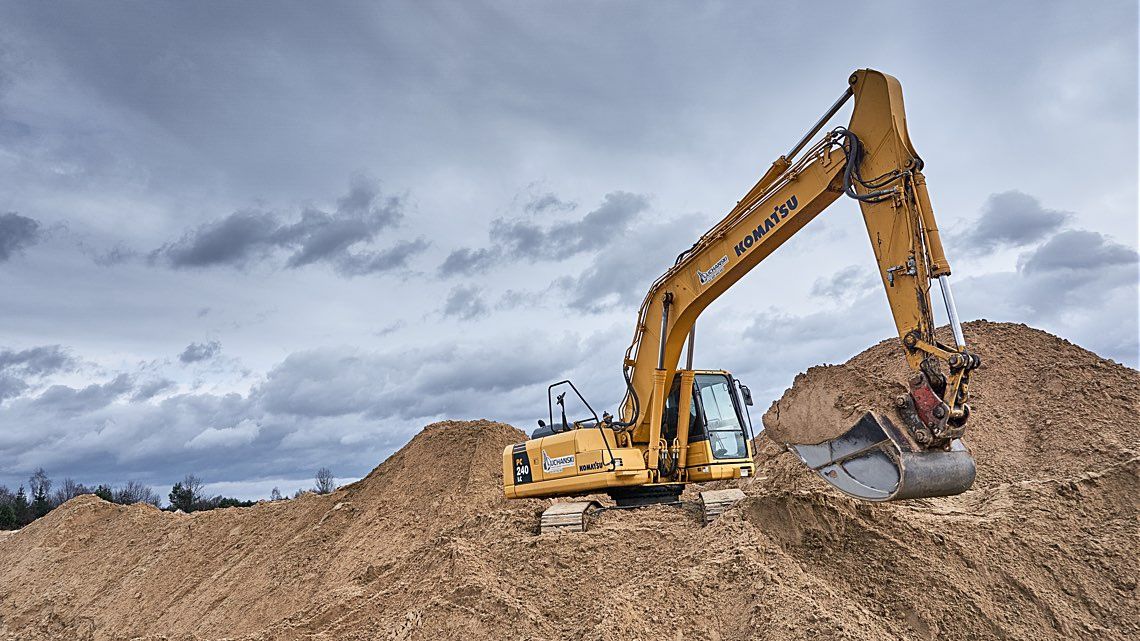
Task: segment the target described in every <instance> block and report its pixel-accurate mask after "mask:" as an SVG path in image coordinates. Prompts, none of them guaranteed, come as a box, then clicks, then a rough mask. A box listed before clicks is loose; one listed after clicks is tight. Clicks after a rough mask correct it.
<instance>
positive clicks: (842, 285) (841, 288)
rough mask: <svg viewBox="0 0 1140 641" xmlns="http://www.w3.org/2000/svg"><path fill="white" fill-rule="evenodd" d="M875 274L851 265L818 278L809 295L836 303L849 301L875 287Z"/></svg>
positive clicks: (864, 268)
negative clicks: (835, 301)
mask: <svg viewBox="0 0 1140 641" xmlns="http://www.w3.org/2000/svg"><path fill="white" fill-rule="evenodd" d="M875 283H876V281H875V273H874V272H873V271H871V270H870V269H868V268H866V267H861V266H859V265H851V266H849V267H844V268H843V269H841V270H839V271H838V272H836V273H834V274H832V275H831V276H828V277H823V278H818V279H816V281H815V283H814V284H813V285H812V287H811V295H812V296H817V297H820V298H830V299H832V300H837V301H850V300H853V299H855V298H858V297H859V296H861V295H863V294H865V293H866V292H867V291H868V290H870V289H872V288H873V287H874V286H875Z"/></svg>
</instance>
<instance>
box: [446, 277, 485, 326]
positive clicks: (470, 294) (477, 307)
mask: <svg viewBox="0 0 1140 641" xmlns="http://www.w3.org/2000/svg"><path fill="white" fill-rule="evenodd" d="M486 313H487V304H486V303H485V302H483V291H482V290H481V289H479V288H478V287H475V286H473V285H471V286H467V285H458V286H456V287H453V288H452V289H451V291H450V292H448V294H447V300H446V301H444V303H443V315H444V316H450V317H453V318H458V319H459V320H473V319H475V318H479V317H480V316H483V315H485V314H486Z"/></svg>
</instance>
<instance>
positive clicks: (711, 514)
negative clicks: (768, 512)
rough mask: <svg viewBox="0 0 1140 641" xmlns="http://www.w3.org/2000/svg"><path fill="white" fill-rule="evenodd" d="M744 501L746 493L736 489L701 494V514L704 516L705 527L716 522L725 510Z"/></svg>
mask: <svg viewBox="0 0 1140 641" xmlns="http://www.w3.org/2000/svg"><path fill="white" fill-rule="evenodd" d="M743 499H744V492H743V491H742V490H739V489H735V488H733V489H730V490H709V491H707V492H701V513H702V514H703V515H704V521H705V525H708V524H709V523H712V522H713V521H715V520H716V519H717V518H718V517H719V516H720V515H721V514H723V513H724V511H725V510H727V509H728V508H730V507H732V506H733V505H736V504H737V503H739V502H740V501H741V500H743Z"/></svg>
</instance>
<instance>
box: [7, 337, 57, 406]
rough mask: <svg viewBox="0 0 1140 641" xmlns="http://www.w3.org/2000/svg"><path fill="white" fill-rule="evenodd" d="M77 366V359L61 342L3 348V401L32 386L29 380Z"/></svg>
mask: <svg viewBox="0 0 1140 641" xmlns="http://www.w3.org/2000/svg"><path fill="white" fill-rule="evenodd" d="M75 366H76V361H75V359H74V358H72V357H71V356H70V355H69V354H68V353H67V352H66V351H65V350H64V349H63V348H62V347H61V346H59V345H44V346H39V347H32V348H29V349H25V350H19V351H16V350H10V349H5V350H0V401H4V400H7V399H9V398H16V397H17V396H20V395H21V394H23V393H24V392H26V391H27V390H28V389H29V388H30V387H31V385H30V384H29V383H28V379H33V378H42V377H45V376H49V375H51V374H55V373H57V372H62V371H69V370H73V369H75Z"/></svg>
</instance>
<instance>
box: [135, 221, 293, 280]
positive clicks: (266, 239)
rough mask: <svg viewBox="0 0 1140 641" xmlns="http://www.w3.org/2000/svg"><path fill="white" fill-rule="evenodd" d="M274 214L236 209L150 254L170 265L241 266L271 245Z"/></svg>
mask: <svg viewBox="0 0 1140 641" xmlns="http://www.w3.org/2000/svg"><path fill="white" fill-rule="evenodd" d="M278 227H279V223H278V221H277V217H276V216H274V215H272V214H268V213H265V212H256V211H239V212H234V213H232V214H230V215H229V216H227V217H225V218H223V219H222V220H220V221H217V222H213V223H208V224H205V225H202V226H200V227H198V228H197V229H195V230H194V231H191V232H187V233H186V234H185V235H183V236H182V238H181V239H179V240H178V241H176V242H174V243H171V244H168V245H164V246H163V247H161V248H159V249H157V250H155V252H154V253H152V254H151V257H152V258H158V257H162V258H165V259H166V260H167V261H169V263H170V265H171V266H173V267H208V266H212V265H230V266H244V265H245V264H246V263H247V262H249V260H250V259H251V258H253V257H255V255H257V254H263V253H265V252H267V251H268V250H269V249H270V248H272V247H273V245H274V241H273V236H274V233H275V232H276V231H277V229H278Z"/></svg>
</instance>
